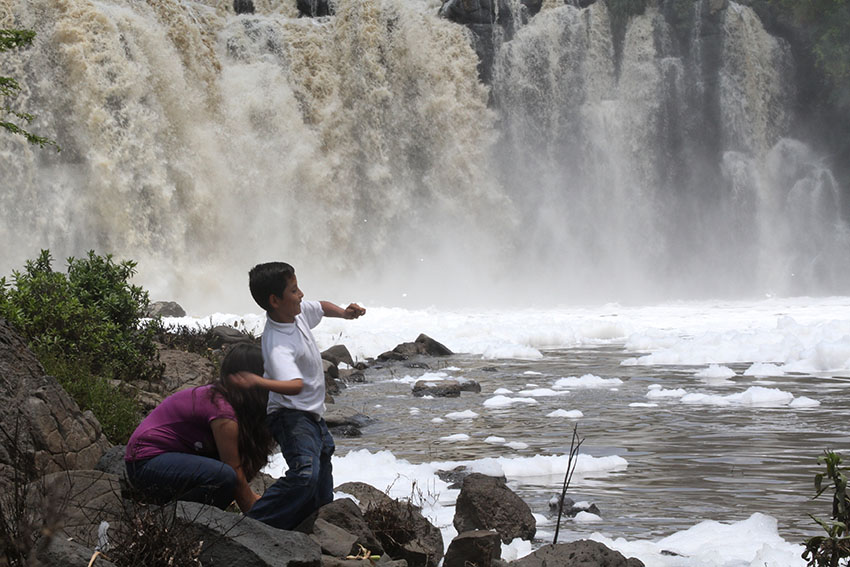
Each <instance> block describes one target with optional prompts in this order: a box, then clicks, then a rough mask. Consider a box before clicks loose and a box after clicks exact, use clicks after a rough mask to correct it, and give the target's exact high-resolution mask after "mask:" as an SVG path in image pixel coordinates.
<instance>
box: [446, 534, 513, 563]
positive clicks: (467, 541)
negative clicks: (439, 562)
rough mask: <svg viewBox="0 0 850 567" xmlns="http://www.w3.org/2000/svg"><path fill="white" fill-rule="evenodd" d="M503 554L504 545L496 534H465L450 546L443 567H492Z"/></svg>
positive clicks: (459, 535)
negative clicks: (494, 561) (495, 560)
mask: <svg viewBox="0 0 850 567" xmlns="http://www.w3.org/2000/svg"><path fill="white" fill-rule="evenodd" d="M501 553H502V545H501V541H500V540H499V534H497V533H496V532H491V531H484V530H475V531H471V532H463V533H461V534H458V536H457V537H456V538H454V539H453V540H452V542H451V543H450V544H449V549H448V551H446V558H445V559H444V560H443V567H491V565H492V564H493V560H494V559H498V558H499V556H500V555H501Z"/></svg>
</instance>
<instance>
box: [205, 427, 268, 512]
mask: <svg viewBox="0 0 850 567" xmlns="http://www.w3.org/2000/svg"><path fill="white" fill-rule="evenodd" d="M210 427H211V428H212V432H213V437H214V438H215V446H216V448H218V456H219V458H221V461H222V462H223V463H225V464H228V465H230V466H231V467H233V470H234V471H236V492H235V494H234V498H235V500H236V504H237V506H239V509H240V510H242V513H243V514H245V513H247V512H248V510H250V509H251V506H253V505H254V502H256V501H257V500H259V499H260V496H259V495H258V494H256V493H255V492H254V491H253V490H251V487H250V486H248V479H246V478H245V472H244V471H243V470H242V461H241V459H240V458H239V424H238V423H236V422H235V421H233V420H232V419H227V418H218V419H214V420H212V421H211V422H210Z"/></svg>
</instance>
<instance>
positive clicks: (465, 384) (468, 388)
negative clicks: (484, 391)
mask: <svg viewBox="0 0 850 567" xmlns="http://www.w3.org/2000/svg"><path fill="white" fill-rule="evenodd" d="M455 381H457V383H458V386H460V391H461V392H473V393H475V394H480V393H481V384H479V383H478V382H476V381H475V380H472V379H471V378H455Z"/></svg>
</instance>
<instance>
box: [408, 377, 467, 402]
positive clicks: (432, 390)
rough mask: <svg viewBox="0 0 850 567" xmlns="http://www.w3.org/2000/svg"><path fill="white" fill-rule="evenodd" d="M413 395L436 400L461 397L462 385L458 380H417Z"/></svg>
mask: <svg viewBox="0 0 850 567" xmlns="http://www.w3.org/2000/svg"><path fill="white" fill-rule="evenodd" d="M413 395H414V396H416V397H417V398H421V397H422V396H434V397H435V398H458V397H460V384H458V383H457V381H456V380H417V382H416V383H415V384H414V385H413Z"/></svg>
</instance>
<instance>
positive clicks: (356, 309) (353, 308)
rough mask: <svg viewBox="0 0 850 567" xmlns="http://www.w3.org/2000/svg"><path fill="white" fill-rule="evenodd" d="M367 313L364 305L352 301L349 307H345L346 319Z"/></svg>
mask: <svg viewBox="0 0 850 567" xmlns="http://www.w3.org/2000/svg"><path fill="white" fill-rule="evenodd" d="M365 314H366V309H364V308H363V307H360V306H359V305H357V304H356V303H352V304H351V305H349V306H348V307H346V308H345V315H344V317H345V318H346V319H357V318H358V317H360V316H361V315H365Z"/></svg>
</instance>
